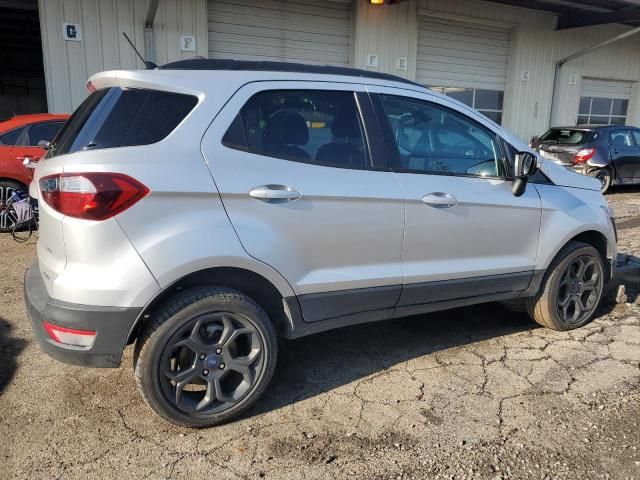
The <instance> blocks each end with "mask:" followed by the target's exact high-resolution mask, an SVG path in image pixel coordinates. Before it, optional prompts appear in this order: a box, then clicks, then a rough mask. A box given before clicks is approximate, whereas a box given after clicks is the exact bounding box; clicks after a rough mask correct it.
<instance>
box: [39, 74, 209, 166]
mask: <svg viewBox="0 0 640 480" xmlns="http://www.w3.org/2000/svg"><path fill="white" fill-rule="evenodd" d="M197 103H198V99H197V98H196V97H194V96H192V95H184V94H180V93H172V92H162V91H156V90H146V89H122V88H118V87H112V88H108V89H104V90H98V91H96V92H93V93H92V94H91V95H89V97H88V98H87V99H86V100H85V101H84V102H83V103H82V105H80V106H79V107H78V109H77V110H76V111H75V112H74V114H73V115H72V116H71V118H70V119H69V121H68V122H67V123H66V124H65V126H64V128H63V129H62V131H61V132H60V134H59V135H58V136H57V138H56V139H55V141H54V147H53V148H52V149H51V150H49V155H48V156H50V157H54V156H57V155H63V154H65V153H73V152H75V151H78V150H97V149H103V148H114V147H124V146H133V145H149V144H152V143H156V142H159V141H160V140H162V139H164V138H165V137H167V136H168V135H169V134H170V133H171V132H172V131H173V130H174V129H175V128H176V127H177V126H178V124H179V123H180V122H181V121H182V120H184V118H185V117H186V116H187V115H188V114H189V112H191V110H193V108H194V107H195V106H196V104H197Z"/></svg>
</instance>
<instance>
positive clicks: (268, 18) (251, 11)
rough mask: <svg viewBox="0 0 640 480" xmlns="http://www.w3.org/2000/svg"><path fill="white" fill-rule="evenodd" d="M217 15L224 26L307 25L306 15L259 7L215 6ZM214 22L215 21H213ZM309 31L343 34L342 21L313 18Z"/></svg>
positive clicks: (296, 28) (293, 26)
mask: <svg viewBox="0 0 640 480" xmlns="http://www.w3.org/2000/svg"><path fill="white" fill-rule="evenodd" d="M256 10H260V15H259V16H257V15H256ZM216 12H217V14H218V15H223V16H224V23H225V24H232V25H253V26H256V27H262V26H264V25H265V24H267V25H271V24H272V23H271V22H278V24H279V25H281V26H283V27H284V28H289V29H293V30H299V29H300V25H301V24H305V23H308V18H309V14H308V13H293V12H287V11H285V12H283V11H281V10H267V9H262V8H259V7H255V6H254V7H246V6H233V5H220V4H218V5H217V6H216ZM213 20H214V21H215V19H213ZM309 27H311V29H310V30H309V31H312V32H317V33H328V34H331V33H334V34H340V35H341V34H343V33H344V28H343V27H344V19H343V18H334V17H325V16H315V17H314V22H313V24H312V25H309Z"/></svg>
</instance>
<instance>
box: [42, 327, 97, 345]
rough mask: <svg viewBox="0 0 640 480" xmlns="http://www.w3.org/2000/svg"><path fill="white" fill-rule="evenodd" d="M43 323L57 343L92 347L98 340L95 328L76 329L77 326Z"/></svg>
mask: <svg viewBox="0 0 640 480" xmlns="http://www.w3.org/2000/svg"><path fill="white" fill-rule="evenodd" d="M43 325H44V329H45V330H46V331H47V333H48V334H49V336H50V337H51V339H52V340H53V341H54V342H57V343H63V344H65V345H73V346H75V347H85V348H91V347H92V346H93V342H94V341H95V340H96V332H94V331H93V330H76V329H75V328H67V327H61V326H59V325H54V324H53V323H49V322H44V323H43Z"/></svg>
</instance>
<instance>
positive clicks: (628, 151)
mask: <svg viewBox="0 0 640 480" xmlns="http://www.w3.org/2000/svg"><path fill="white" fill-rule="evenodd" d="M609 151H610V153H611V162H612V163H613V166H614V167H615V169H616V173H617V177H618V178H619V179H620V180H622V181H623V182H632V181H633V177H634V175H635V169H636V164H637V163H638V152H637V151H636V148H635V143H634V141H633V138H632V136H631V130H626V129H625V130H611V131H610V132H609Z"/></svg>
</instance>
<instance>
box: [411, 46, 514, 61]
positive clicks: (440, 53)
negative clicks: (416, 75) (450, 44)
mask: <svg viewBox="0 0 640 480" xmlns="http://www.w3.org/2000/svg"><path fill="white" fill-rule="evenodd" d="M418 50H419V53H418V58H423V59H430V58H432V57H440V58H443V57H444V58H449V60H450V61H451V63H454V64H455V63H460V60H481V61H483V62H485V63H492V64H500V65H507V61H506V60H505V55H498V54H496V53H491V52H477V51H476V52H473V51H470V50H461V49H458V48H446V47H437V46H422V47H421V46H420V45H419V46H418Z"/></svg>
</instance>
